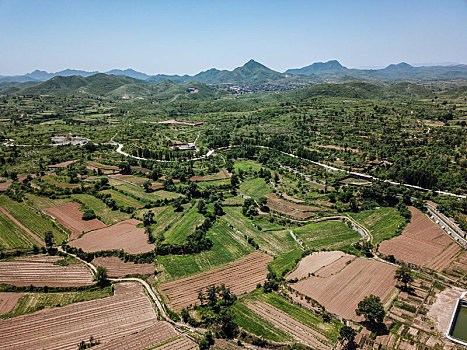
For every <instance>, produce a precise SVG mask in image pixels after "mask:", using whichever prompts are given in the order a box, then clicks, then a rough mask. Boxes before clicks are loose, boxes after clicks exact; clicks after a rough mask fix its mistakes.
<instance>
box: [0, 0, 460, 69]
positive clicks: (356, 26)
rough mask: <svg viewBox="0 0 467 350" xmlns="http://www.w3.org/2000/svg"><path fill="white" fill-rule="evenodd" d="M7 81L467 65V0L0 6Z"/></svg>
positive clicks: (2, 0)
mask: <svg viewBox="0 0 467 350" xmlns="http://www.w3.org/2000/svg"><path fill="white" fill-rule="evenodd" d="M0 30H1V32H2V33H6V34H7V35H3V36H0V47H2V50H1V51H0V75H22V74H25V73H29V72H32V71H34V70H36V69H39V70H45V71H47V72H57V71H61V70H64V69H67V68H70V69H77V70H86V71H101V72H105V71H108V70H111V69H127V68H131V69H134V70H136V71H140V72H144V73H146V74H149V75H154V74H159V73H162V74H180V75H183V74H189V75H193V74H196V73H199V72H201V71H204V70H207V69H210V68H217V69H227V70H232V69H234V68H235V67H238V66H241V65H243V64H244V63H245V62H247V61H248V60H249V59H251V58H253V59H255V60H256V61H258V62H260V63H262V64H264V65H266V66H268V67H269V68H271V69H274V70H276V71H280V72H283V71H285V70H286V69H289V68H300V67H303V66H307V65H309V64H311V63H314V62H325V61H329V60H333V59H336V60H338V61H339V62H340V63H341V64H342V65H344V66H346V67H349V68H357V67H375V68H376V67H385V66H387V65H389V64H392V63H399V62H407V63H409V64H413V65H416V63H413V62H433V63H435V64H436V63H437V62H459V63H467V37H466V36H467V34H466V33H467V1H462V0H454V1H450V2H445V3H440V2H438V1H401V0H395V1H391V2H374V1H369V0H368V1H365V0H358V1H353V2H346V1H331V2H320V1H304V0H293V1H287V2H285V1H267V2H266V1H256V2H253V3H251V2H246V1H236V2H235V3H233V2H214V1H206V0H202V1H198V2H196V3H193V2H189V1H178V2H176V3H166V2H160V1H154V2H152V1H151V2H149V1H141V2H136V3H129V2H123V1H115V2H109V1H102V2H91V1H80V2H60V1H41V2H34V1H21V2H18V1H11V0H0Z"/></svg>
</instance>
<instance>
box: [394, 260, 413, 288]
mask: <svg viewBox="0 0 467 350" xmlns="http://www.w3.org/2000/svg"><path fill="white" fill-rule="evenodd" d="M394 278H395V279H396V280H398V281H399V282H401V283H403V284H404V289H406V290H407V288H408V286H409V283H411V282H412V281H413V276H412V270H410V268H408V267H407V266H401V267H400V268H398V269H397V270H396V274H395V275H394Z"/></svg>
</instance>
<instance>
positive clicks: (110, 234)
mask: <svg viewBox="0 0 467 350" xmlns="http://www.w3.org/2000/svg"><path fill="white" fill-rule="evenodd" d="M139 223H141V222H140V221H139V220H136V219H129V220H125V221H122V222H119V223H118V224H115V225H112V226H108V227H105V228H102V229H100V230H95V231H91V232H89V233H87V234H85V235H84V236H83V237H81V238H79V239H77V240H74V241H73V242H71V243H70V246H72V247H75V248H81V249H83V250H84V251H86V252H97V251H100V250H120V249H123V250H124V251H125V252H127V253H130V254H139V253H146V252H149V251H151V250H153V249H154V245H152V244H149V243H148V237H147V235H146V234H145V232H144V228H139V227H136V225H138V224H139Z"/></svg>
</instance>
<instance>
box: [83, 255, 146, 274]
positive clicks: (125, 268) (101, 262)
mask: <svg viewBox="0 0 467 350" xmlns="http://www.w3.org/2000/svg"><path fill="white" fill-rule="evenodd" d="M92 264H93V265H96V266H102V267H105V268H106V269H107V274H108V275H109V277H115V278H120V277H125V276H128V275H151V274H153V273H154V264H135V263H134V262H124V261H122V260H120V259H119V258H117V257H114V256H111V257H99V258H95V259H94V260H93V261H92Z"/></svg>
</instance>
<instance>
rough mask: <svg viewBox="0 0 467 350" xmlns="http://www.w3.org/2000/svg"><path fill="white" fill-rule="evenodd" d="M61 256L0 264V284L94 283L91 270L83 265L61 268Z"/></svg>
mask: <svg viewBox="0 0 467 350" xmlns="http://www.w3.org/2000/svg"><path fill="white" fill-rule="evenodd" d="M61 259H62V258H60V257H59V256H40V255H39V256H33V257H27V258H17V259H15V260H12V261H2V262H0V284H1V283H6V284H11V285H15V286H29V285H34V286H49V287H78V286H89V285H92V284H93V283H94V281H93V276H92V273H91V272H90V270H89V269H88V268H87V267H86V266H85V265H82V264H69V265H67V266H59V265H55V264H54V263H55V262H56V261H58V260H61Z"/></svg>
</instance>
